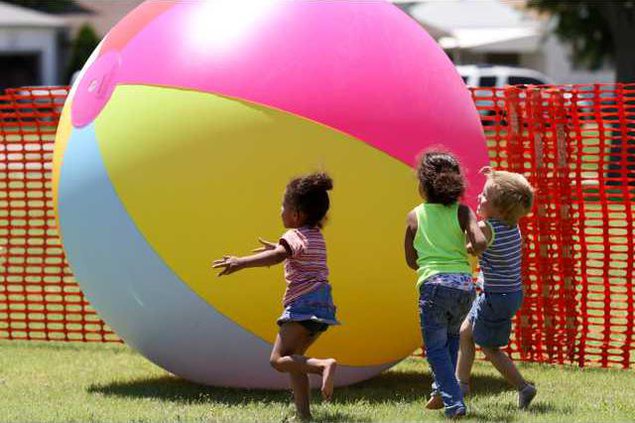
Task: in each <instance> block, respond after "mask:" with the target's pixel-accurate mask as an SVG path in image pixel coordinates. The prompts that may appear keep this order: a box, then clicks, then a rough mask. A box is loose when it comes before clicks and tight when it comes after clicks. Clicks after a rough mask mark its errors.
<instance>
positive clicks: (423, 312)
mask: <svg viewBox="0 0 635 423" xmlns="http://www.w3.org/2000/svg"><path fill="white" fill-rule="evenodd" d="M474 296H475V293H474V291H473V290H472V291H463V290H460V289H455V288H448V287H445V286H441V285H438V284H425V283H424V284H423V285H421V287H420V288H419V319H420V322H421V333H422V335H423V341H424V343H425V350H426V356H427V358H428V362H429V363H430V367H432V372H433V374H434V381H435V389H436V390H437V391H438V392H439V393H440V394H441V398H442V399H443V404H444V406H445V413H446V414H447V415H453V414H454V413H455V412H456V410H457V409H459V408H461V407H465V403H464V402H463V394H462V393H461V388H460V387H459V383H458V381H457V380H456V376H455V370H456V362H457V359H458V353H459V331H460V329H461V324H462V323H463V320H465V317H466V316H467V314H468V312H469V311H470V308H471V306H472V301H473V300H474Z"/></svg>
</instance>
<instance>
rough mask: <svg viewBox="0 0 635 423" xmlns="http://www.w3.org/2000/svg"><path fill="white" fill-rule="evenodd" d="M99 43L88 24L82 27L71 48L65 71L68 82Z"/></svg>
mask: <svg viewBox="0 0 635 423" xmlns="http://www.w3.org/2000/svg"><path fill="white" fill-rule="evenodd" d="M99 41H100V39H99V37H98V36H97V33H96V32H95V30H94V29H93V27H92V26H91V25H90V24H84V25H82V27H81V28H80V29H79V32H78V33H77V36H76V37H75V39H74V40H73V45H72V46H71V55H70V59H69V62H68V68H67V71H66V76H67V79H68V80H70V78H71V76H72V75H73V73H74V72H75V71H78V70H79V69H81V68H82V67H83V66H84V64H85V63H86V61H87V60H88V58H89V57H90V55H91V54H92V52H93V51H94V50H95V48H97V45H98V44H99Z"/></svg>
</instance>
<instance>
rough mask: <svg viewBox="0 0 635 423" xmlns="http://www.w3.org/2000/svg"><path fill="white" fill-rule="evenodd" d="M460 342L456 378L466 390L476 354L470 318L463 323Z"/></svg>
mask: <svg viewBox="0 0 635 423" xmlns="http://www.w3.org/2000/svg"><path fill="white" fill-rule="evenodd" d="M460 344H461V347H460V350H459V359H458V363H457V365H456V378H457V379H458V380H459V384H461V385H462V387H461V389H463V390H465V389H469V385H470V375H471V373H472V365H473V364H474V356H475V354H476V347H475V346H474V338H472V322H470V321H469V320H468V319H466V320H465V321H464V322H463V324H462V325H461V341H460Z"/></svg>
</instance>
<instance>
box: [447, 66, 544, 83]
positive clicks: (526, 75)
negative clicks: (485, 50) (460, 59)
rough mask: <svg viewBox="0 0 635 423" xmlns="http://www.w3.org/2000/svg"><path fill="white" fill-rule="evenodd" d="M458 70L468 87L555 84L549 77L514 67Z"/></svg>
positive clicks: (467, 67) (465, 68)
mask: <svg viewBox="0 0 635 423" xmlns="http://www.w3.org/2000/svg"><path fill="white" fill-rule="evenodd" d="M456 69H457V70H458V72H459V75H461V77H462V78H463V81H465V84H466V85H467V86H468V87H497V88H502V87H504V86H506V85H520V84H523V85H544V84H553V81H552V80H551V79H550V78H549V77H548V76H546V75H544V74H542V73H540V72H538V71H535V70H532V69H525V68H516V67H513V66H494V65H460V66H457V67H456Z"/></svg>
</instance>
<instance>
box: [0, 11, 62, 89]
mask: <svg viewBox="0 0 635 423" xmlns="http://www.w3.org/2000/svg"><path fill="white" fill-rule="evenodd" d="M66 28H67V26H66V22H65V21H64V20H63V19H61V18H59V17H55V16H52V15H49V14H46V13H40V12H36V11H33V10H31V9H25V8H22V7H16V6H13V5H10V4H7V3H2V2H0V90H2V89H5V88H9V87H19V86H25V85H56V84H59V83H60V74H61V69H62V66H63V64H62V63H61V60H60V58H61V57H62V52H61V49H60V45H61V40H63V39H64V37H65V32H66Z"/></svg>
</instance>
